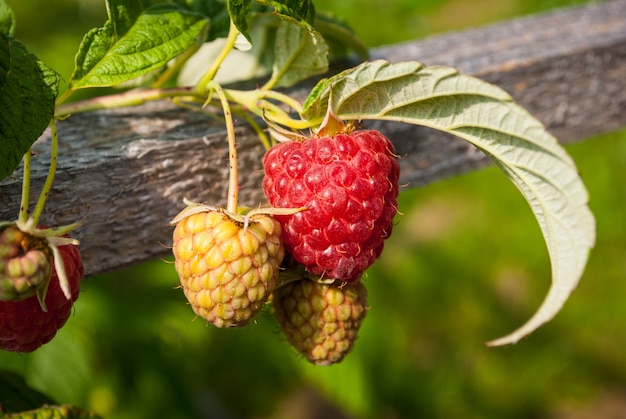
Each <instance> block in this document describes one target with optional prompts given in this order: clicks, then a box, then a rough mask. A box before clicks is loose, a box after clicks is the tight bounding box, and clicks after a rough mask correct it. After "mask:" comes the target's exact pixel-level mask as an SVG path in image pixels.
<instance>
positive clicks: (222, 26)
mask: <svg viewBox="0 0 626 419" xmlns="http://www.w3.org/2000/svg"><path fill="white" fill-rule="evenodd" d="M174 1H175V3H177V4H179V5H181V6H184V7H185V8H186V9H187V10H190V11H192V12H195V13H199V14H201V15H203V16H204V17H206V18H207V19H208V20H209V21H210V22H211V25H210V27H209V32H208V34H207V39H206V41H207V42H210V41H213V40H214V39H217V38H225V37H226V36H227V35H228V28H229V26H230V16H229V15H228V5H227V2H226V0H212V1H206V0H174Z"/></svg>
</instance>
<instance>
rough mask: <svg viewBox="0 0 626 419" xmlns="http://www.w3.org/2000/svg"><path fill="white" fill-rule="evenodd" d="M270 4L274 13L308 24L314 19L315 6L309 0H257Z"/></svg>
mask: <svg viewBox="0 0 626 419" xmlns="http://www.w3.org/2000/svg"><path fill="white" fill-rule="evenodd" d="M258 2H259V3H261V4H264V5H267V6H271V7H273V8H274V10H275V12H276V14H278V15H281V16H284V17H287V18H291V19H293V20H296V21H298V22H306V23H308V24H310V25H312V24H313V22H314V21H315V6H314V5H313V2H312V1H310V0H258Z"/></svg>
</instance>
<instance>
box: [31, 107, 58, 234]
mask: <svg viewBox="0 0 626 419" xmlns="http://www.w3.org/2000/svg"><path fill="white" fill-rule="evenodd" d="M50 132H51V134H52V140H51V150H50V167H49V168H48V176H47V177H46V181H45V183H44V184H43V188H42V189H41V193H40V194H39V199H38V200H37V204H36V205H35V209H34V210H33V214H32V215H31V217H30V218H31V223H32V226H33V227H37V225H38V224H39V218H40V217H41V213H42V212H43V208H44V206H45V205H46V199H47V198H48V194H49V193H50V189H51V188H52V182H53V181H54V174H55V173H56V170H57V155H58V153H59V141H58V136H57V126H56V123H55V122H54V119H53V120H51V121H50Z"/></svg>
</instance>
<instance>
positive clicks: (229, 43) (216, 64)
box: [196, 19, 239, 92]
mask: <svg viewBox="0 0 626 419" xmlns="http://www.w3.org/2000/svg"><path fill="white" fill-rule="evenodd" d="M238 35H239V30H237V27H236V26H235V24H234V23H233V21H232V19H231V21H230V27H229V29H228V37H227V38H226V43H225V44H224V47H223V48H222V50H221V51H220V53H219V55H218V56H217V57H216V58H215V60H213V63H212V64H211V67H209V69H208V70H207V71H206V73H204V75H203V76H202V77H201V78H200V80H199V81H198V83H197V84H196V92H204V91H206V90H207V88H208V87H209V83H211V81H212V80H213V78H214V77H215V74H217V71H218V70H219V69H220V67H221V65H222V63H223V62H224V60H225V59H226V57H227V56H228V54H230V52H231V51H232V50H233V48H235V41H237V36H238Z"/></svg>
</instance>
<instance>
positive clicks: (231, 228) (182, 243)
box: [173, 210, 285, 327]
mask: <svg viewBox="0 0 626 419" xmlns="http://www.w3.org/2000/svg"><path fill="white" fill-rule="evenodd" d="M248 221H249V222H248V223H247V224H246V223H242V222H240V221H239V220H236V219H233V218H232V217H231V216H230V215H229V214H227V213H226V212H224V211H221V210H215V211H204V212H200V213H194V214H192V215H190V216H188V217H185V218H183V219H182V220H180V221H179V222H178V223H177V224H176V228H175V229H174V247H173V252H174V256H175V266H176V271H177V272H178V276H179V278H180V282H181V285H182V288H183V291H184V293H185V296H186V297H187V300H188V301H189V303H190V304H191V307H192V308H193V311H194V312H195V313H196V314H197V315H198V316H200V317H202V318H204V319H206V320H207V321H208V322H210V323H212V324H214V325H215V326H217V327H234V326H243V325H245V324H247V323H248V321H249V320H250V319H252V318H253V317H254V316H255V315H256V314H257V313H258V312H259V311H260V310H261V308H262V307H263V305H264V304H265V302H266V301H267V299H268V297H269V296H270V294H271V293H272V292H273V290H274V287H275V286H276V279H277V278H278V268H279V266H280V263H281V262H282V260H283V257H284V255H285V253H284V249H283V246H282V244H281V241H280V234H281V230H280V224H279V223H278V222H277V221H276V220H275V219H274V218H273V217H272V216H269V215H261V214H257V215H254V216H252V217H251V218H249V219H248Z"/></svg>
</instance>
